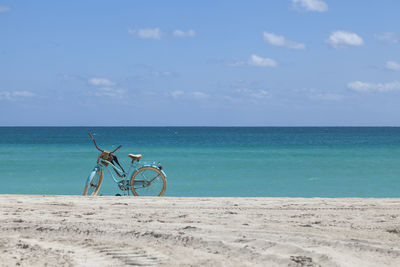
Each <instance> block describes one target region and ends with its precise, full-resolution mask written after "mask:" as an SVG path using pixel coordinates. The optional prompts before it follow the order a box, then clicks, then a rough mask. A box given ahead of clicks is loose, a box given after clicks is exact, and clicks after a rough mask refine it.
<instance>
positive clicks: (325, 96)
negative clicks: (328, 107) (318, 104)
mask: <svg viewBox="0 0 400 267" xmlns="http://www.w3.org/2000/svg"><path fill="white" fill-rule="evenodd" d="M310 98H311V99H315V100H329V101H340V100H342V99H343V98H344V96H343V95H341V94H336V93H314V94H311V95H310Z"/></svg>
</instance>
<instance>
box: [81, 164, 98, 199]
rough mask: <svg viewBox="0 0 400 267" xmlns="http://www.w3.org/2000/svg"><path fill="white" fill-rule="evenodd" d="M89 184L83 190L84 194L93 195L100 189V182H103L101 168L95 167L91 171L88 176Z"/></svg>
mask: <svg viewBox="0 0 400 267" xmlns="http://www.w3.org/2000/svg"><path fill="white" fill-rule="evenodd" d="M88 180H89V184H87V185H86V186H85V189H84V190H83V195H84V196H95V195H97V193H98V192H99V190H100V186H101V183H102V182H103V170H100V169H97V170H96V171H93V172H92V173H91V174H90V176H89V178H88Z"/></svg>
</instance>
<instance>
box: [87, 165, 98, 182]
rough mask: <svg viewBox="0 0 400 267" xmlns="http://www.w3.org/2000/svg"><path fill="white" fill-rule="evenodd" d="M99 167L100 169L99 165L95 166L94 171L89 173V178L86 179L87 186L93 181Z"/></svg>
mask: <svg viewBox="0 0 400 267" xmlns="http://www.w3.org/2000/svg"><path fill="white" fill-rule="evenodd" d="M98 169H99V167H94V169H93V171H92V172H91V173H90V174H89V176H88V178H87V180H86V186H89V184H90V181H92V179H93V178H94V176H95V175H96V172H97V170H98Z"/></svg>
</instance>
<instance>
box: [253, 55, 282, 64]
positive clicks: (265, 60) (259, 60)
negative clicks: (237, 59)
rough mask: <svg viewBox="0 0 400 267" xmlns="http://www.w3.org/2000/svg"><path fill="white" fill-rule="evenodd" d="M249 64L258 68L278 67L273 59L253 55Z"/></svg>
mask: <svg viewBox="0 0 400 267" xmlns="http://www.w3.org/2000/svg"><path fill="white" fill-rule="evenodd" d="M248 64H249V65H250V66H256V67H276V66H277V65H278V64H277V63H276V61H275V60H273V59H271V58H263V57H260V56H257V55H254V54H253V55H251V57H250V59H249V61H248Z"/></svg>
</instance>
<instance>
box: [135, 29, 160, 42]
mask: <svg viewBox="0 0 400 267" xmlns="http://www.w3.org/2000/svg"><path fill="white" fill-rule="evenodd" d="M128 32H129V34H131V35H133V36H135V37H137V38H140V39H154V40H159V39H161V36H162V32H161V30H160V28H144V29H129V30H128Z"/></svg>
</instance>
